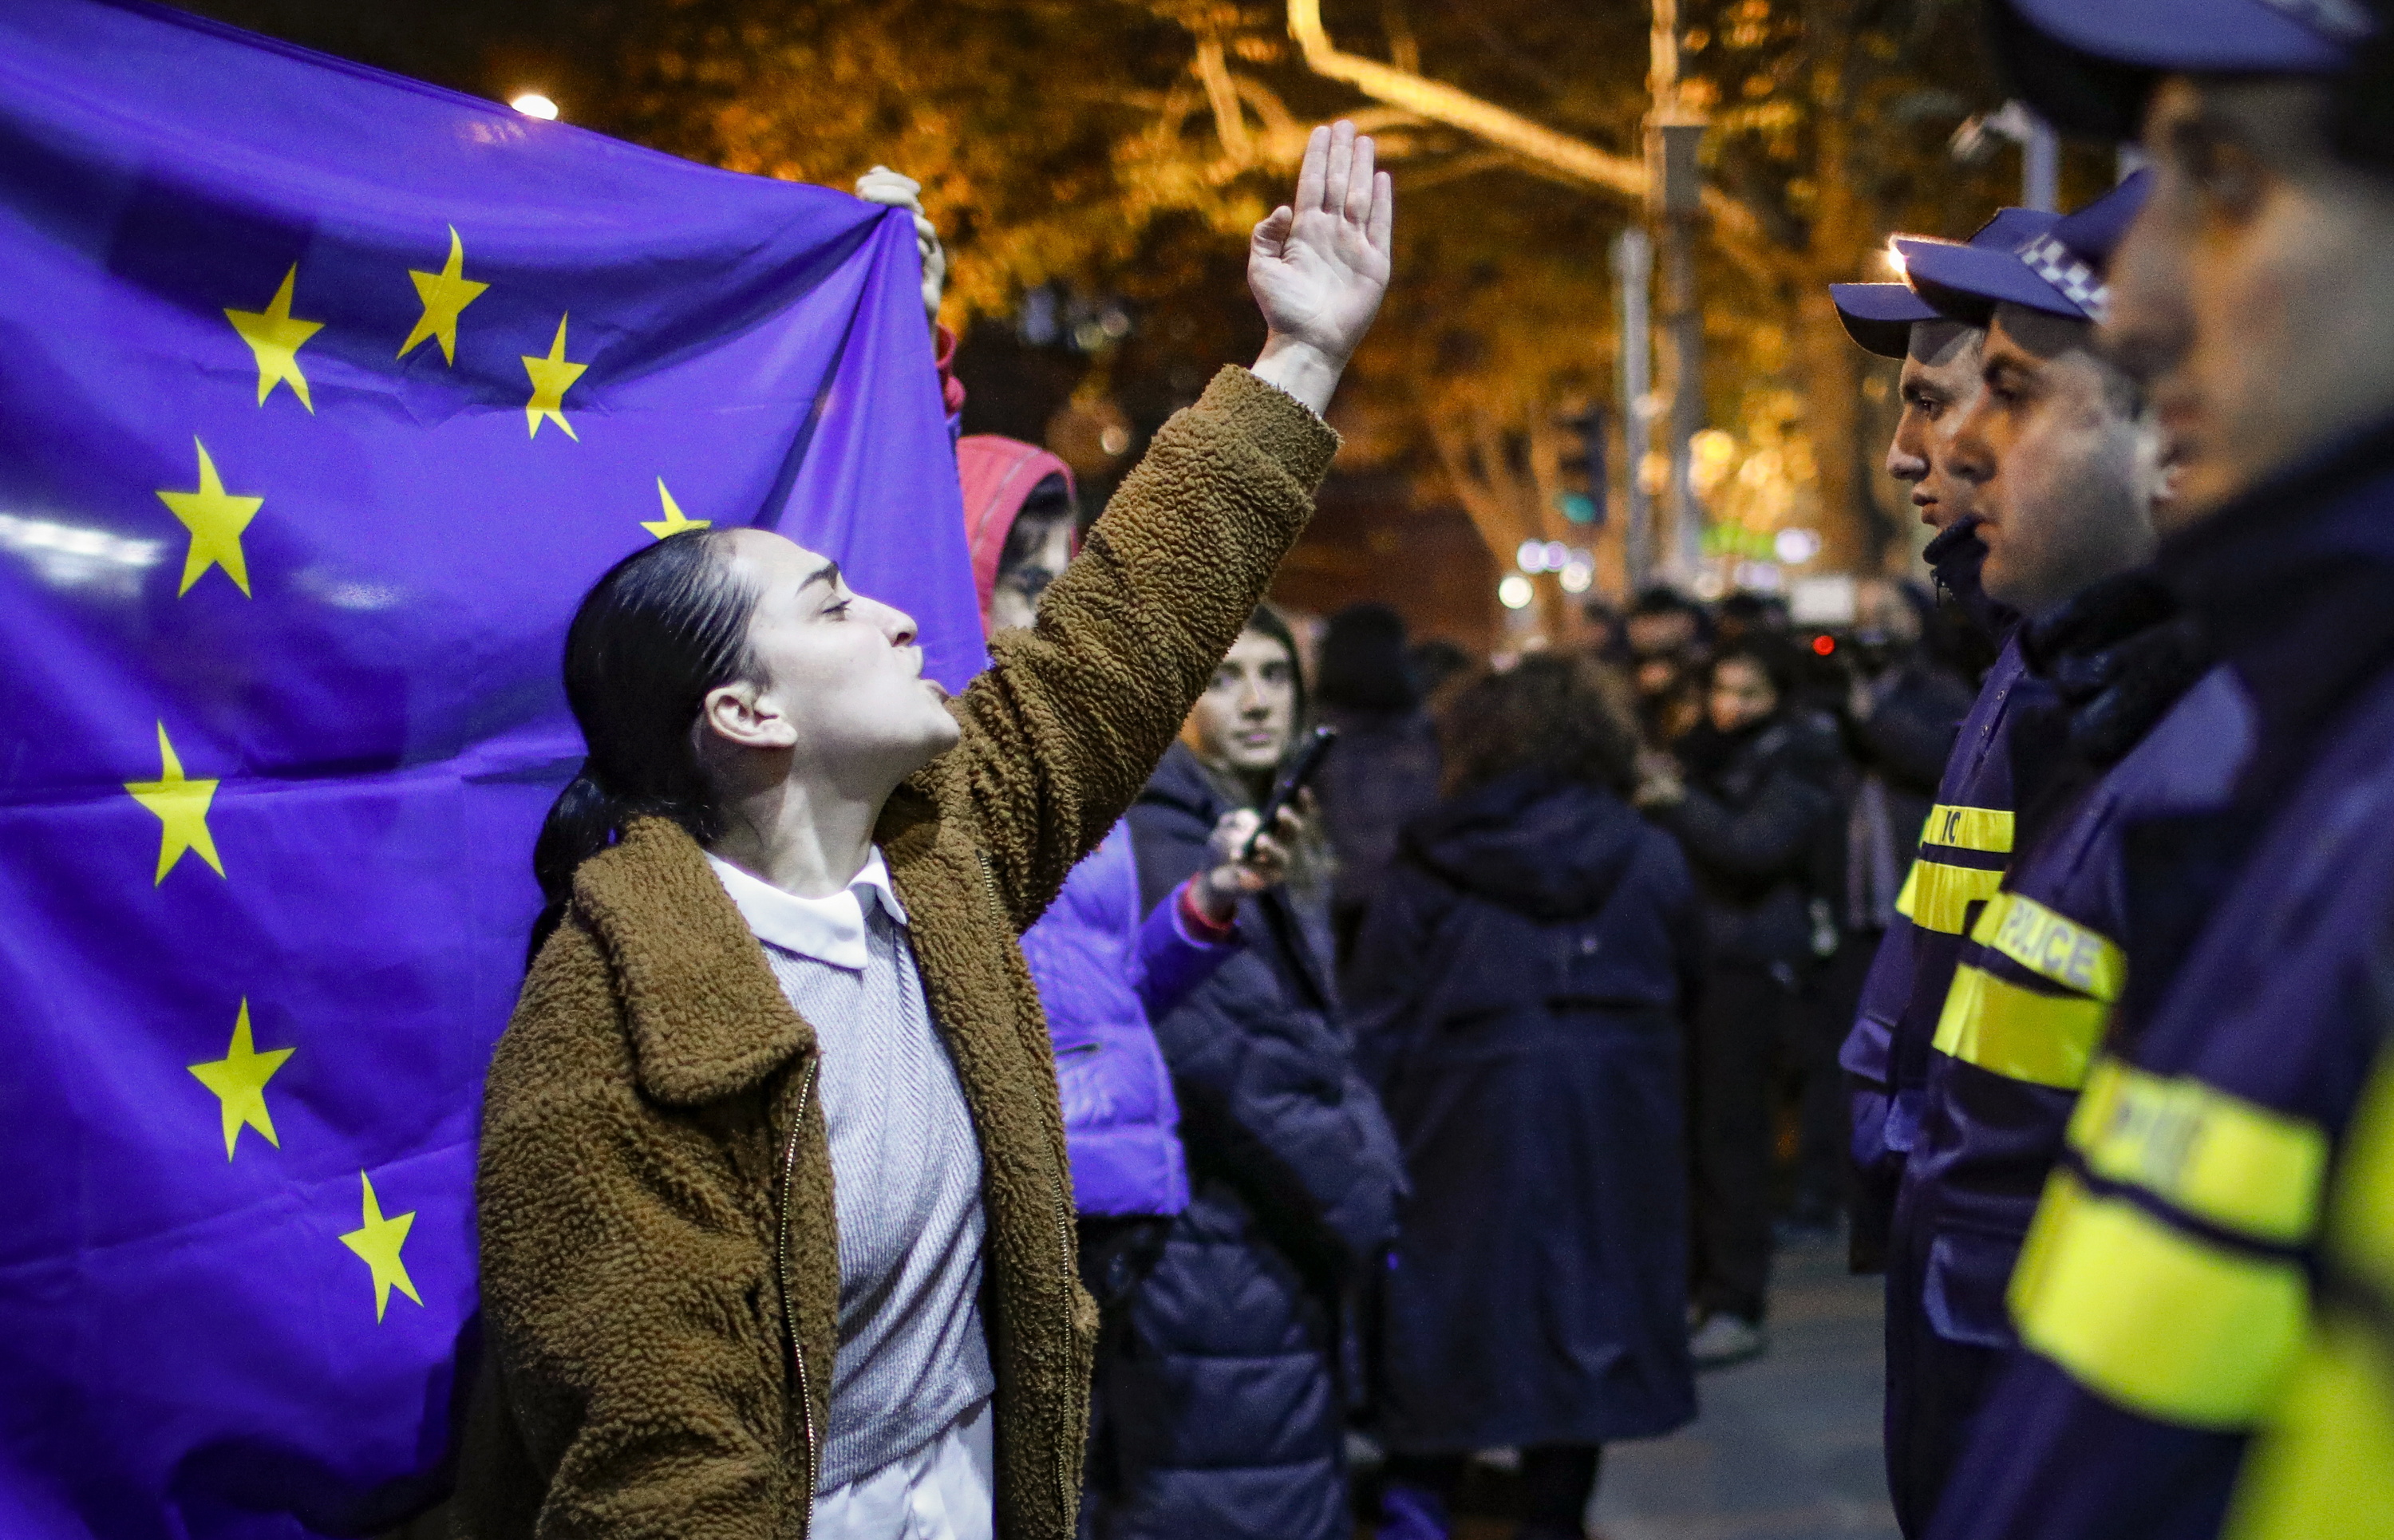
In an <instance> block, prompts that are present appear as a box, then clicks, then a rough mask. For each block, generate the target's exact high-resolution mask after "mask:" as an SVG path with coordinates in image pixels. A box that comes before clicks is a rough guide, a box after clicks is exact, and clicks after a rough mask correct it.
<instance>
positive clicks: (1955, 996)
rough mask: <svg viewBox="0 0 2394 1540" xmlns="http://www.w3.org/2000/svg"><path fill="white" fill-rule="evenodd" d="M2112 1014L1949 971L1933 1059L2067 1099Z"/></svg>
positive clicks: (2082, 1001) (1975, 971) (1977, 974)
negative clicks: (1945, 1058) (1945, 1057)
mask: <svg viewBox="0 0 2394 1540" xmlns="http://www.w3.org/2000/svg"><path fill="white" fill-rule="evenodd" d="M2110 1015H2111V1007H2109V1006H2107V1005H2105V1004H2104V1003H2103V1002H2102V1001H2100V1000H2089V999H2087V998H2085V996H2084V995H2077V994H2066V995H2057V994H2038V993H2037V992H2036V991H2035V990H2032V989H2024V988H2022V987H2021V986H2020V985H2019V984H2016V983H2013V982H2011V981H2009V980H2006V979H1998V978H1996V977H1995V976H1994V975H1993V974H1992V973H1989V972H1988V971H1987V970H1986V969H1984V968H1982V967H1971V966H1970V965H1969V964H1967V963H1965V964H1964V965H1962V966H1961V967H1957V968H1955V969H1954V970H1953V988H1952V989H1951V990H1949V991H1948V992H1947V993H1946V995H1945V1008H1944V1010H1943V1012H1942V1013H1941V1014H1940V1015H1939V1017H1938V1018H1937V1039H1936V1043H1937V1051H1938V1052H1940V1053H1945V1054H1951V1055H1952V1056H1953V1057H1954V1058H1955V1059H1958V1060H1962V1061H1963V1062H1965V1063H1967V1064H1976V1065H1977V1066H1979V1068H1980V1069H1982V1070H1988V1071H1991V1072H1993V1073H1996V1074H1999V1075H2004V1076H2006V1077H2008V1078H2010V1079H2013V1080H2025V1081H2030V1082H2032V1083H2033V1084H2035V1085H2038V1086H2058V1087H2059V1088H2060V1089H2062V1090H2065V1091H2074V1090H2076V1089H2077V1088H2078V1087H2079V1086H2083V1085H2085V1083H2086V1066H2087V1065H2088V1064H2089V1063H2091V1062H2092V1061H2093V1060H2094V1058H2095V1050H2096V1048H2097V1047H2098V1046H2100V1044H2101V1043H2102V1041H2103V1023H2104V1021H2105V1020H2106V1019H2108V1018H2109V1017H2110Z"/></svg>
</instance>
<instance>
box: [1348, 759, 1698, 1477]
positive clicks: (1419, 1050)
mask: <svg viewBox="0 0 2394 1540" xmlns="http://www.w3.org/2000/svg"><path fill="white" fill-rule="evenodd" d="M1701 931H1702V916H1701V915H1700V913H1699V910H1698V905H1697V899H1696V892H1695V887H1694V884H1693V881H1692V879H1691V878H1690V875H1689V871H1688V865H1687V862H1686V861H1685V860H1684V859H1683V858H1682V857H1681V855H1680V852H1679V849H1678V847H1677V844H1676V843H1675V842H1674V841H1673V840H1672V838H1671V837H1670V836H1668V835H1666V834H1664V833H1663V832H1662V831H1661V830H1658V829H1655V828H1653V827H1651V825H1649V824H1647V823H1645V822H1644V821H1643V820H1642V819H1640V818H1638V815H1637V814H1636V813H1634V812H1632V811H1631V810H1630V809H1628V807H1627V806H1626V805H1624V803H1623V802H1622V801H1621V800H1620V798H1618V797H1616V796H1613V795H1612V794H1611V793H1610V792H1606V791H1602V790H1599V789H1598V788H1596V787H1593V786H1589V785H1585V784H1581V783H1571V782H1557V781H1554V780H1552V779H1550V778H1548V777H1546V776H1544V775H1542V774H1538V773H1535V772H1523V773H1520V774H1516V775H1513V776H1509V777H1506V778H1505V779H1502V780H1499V781H1497V782H1494V783H1491V784H1489V785H1486V786H1482V787H1480V788H1478V789H1476V790H1473V791H1470V792H1467V793H1465V794H1463V795H1462V796H1458V797H1455V798H1453V799H1452V800H1450V801H1448V802H1446V803H1444V804H1442V805H1440V807H1439V808H1437V809H1435V810H1433V811H1431V812H1429V813H1427V814H1426V815H1424V816H1423V817H1422V818H1420V819H1418V820H1416V821H1414V823H1411V824H1409V825H1408V826H1407V827H1406V830H1405V833H1404V836H1403V844H1402V853H1401V856H1400V858H1399V860H1398V862H1397V863H1396V865H1395V867H1394V868H1393V869H1392V870H1391V873H1390V875H1389V878H1388V886H1387V888H1386V889H1385V890H1384V892H1383V895H1382V897H1381V899H1380V901H1379V902H1377V903H1375V905H1374V906H1373V909H1372V913H1371V915H1370V917H1369V918H1368V919H1367V920H1366V921H1365V923H1364V927H1363V931H1362V935H1361V939H1360V940H1359V941H1358V942H1357V946H1356V953H1355V958H1354V966H1353V968H1352V971H1351V977H1352V979H1353V981H1354V983H1353V989H1352V992H1351V997H1350V1007H1351V1012H1352V1020H1353V1021H1354V1027H1355V1033H1356V1044H1357V1052H1358V1054H1359V1056H1360V1057H1361V1059H1362V1060H1363V1062H1364V1065H1365V1067H1366V1071H1367V1073H1369V1074H1370V1075H1371V1076H1372V1078H1373V1079H1374V1081H1375V1084H1376V1085H1377V1086H1378V1087H1379V1089H1380V1093H1381V1096H1382V1098H1383V1099H1384V1100H1385V1102H1386V1104H1387V1106H1388V1115H1389V1118H1390V1120H1391V1121H1392V1122H1393V1123H1394V1124H1395V1125H1396V1129H1397V1134H1398V1138H1399V1139H1400V1140H1401V1142H1402V1144H1403V1148H1404V1154H1405V1168H1406V1175H1407V1178H1408V1179H1409V1182H1410V1184H1411V1188H1412V1191H1411V1194H1410V1196H1409V1197H1408V1198H1407V1200H1406V1202H1405V1204H1404V1207H1403V1210H1402V1214H1401V1218H1402V1221H1403V1222H1402V1231H1401V1237H1400V1239H1399V1241H1398V1244H1397V1247H1396V1250H1395V1253H1394V1255H1393V1256H1392V1257H1390V1258H1389V1270H1388V1277H1387V1280H1386V1286H1385V1288H1384V1289H1383V1290H1382V1310H1381V1319H1380V1326H1381V1332H1380V1335H1381V1340H1382V1344H1383V1347H1382V1358H1383V1369H1382V1383H1381V1386H1380V1389H1381V1392H1382V1404H1381V1432H1382V1434H1383V1436H1384V1437H1385V1438H1386V1439H1387V1440H1388V1443H1389V1445H1390V1447H1392V1448H1394V1449H1397V1450H1399V1451H1401V1452H1404V1453H1417V1454H1445V1453H1459V1452H1462V1451H1467V1450H1472V1449H1481V1448H1487V1447H1490V1446H1492V1445H1514V1446H1521V1445H1535V1444H1548V1443H1599V1442H1603V1441H1610V1440H1612V1439H1621V1438H1640V1437H1646V1436H1650V1435H1652V1434H1657V1433H1663V1432H1666V1431H1668V1430H1669V1429H1671V1428H1677V1427H1678V1426H1679V1425H1680V1424H1682V1423H1684V1422H1686V1421H1687V1420H1688V1419H1689V1418H1690V1417H1691V1416H1692V1415H1694V1414H1695V1386H1694V1380H1693V1375H1692V1370H1691V1368H1690V1363H1689V1360H1688V1351H1687V1326H1686V1313H1685V1312H1686V1301H1687V1271H1688V1267H1687V1257H1688V1235H1687V1195H1686V1194H1687V1176H1686V1167H1685V1159H1684V1156H1683V1154H1682V1152H1681V1151H1682V1134H1681V1128H1680V1121H1681V1115H1680V1109H1681V1107H1682V1105H1683V1103H1684V1097H1683V1092H1682V1086H1681V1069H1680V1038H1681V1029H1680V1010H1681V1007H1682V1005H1683V1002H1684V1001H1685V1000H1686V999H1687V998H1688V997H1689V995H1690V993H1691V988H1692V982H1693V975H1694V972H1695V970H1696V968H1697V967H1698V963H1699V954H1700V949H1701V947H1702V935H1701Z"/></svg>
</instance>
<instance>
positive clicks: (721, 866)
mask: <svg viewBox="0 0 2394 1540" xmlns="http://www.w3.org/2000/svg"><path fill="white" fill-rule="evenodd" d="M706 863H707V864H708V865H709V866H712V867H714V868H715V875H716V880H717V881H719V882H721V883H722V884H723V890H724V891H725V892H726V893H729V894H730V895H731V902H732V903H733V904H735V905H736V906H738V908H739V910H740V917H741V918H742V919H743V920H746V921H747V922H748V930H749V933H750V934H751V935H753V936H755V937H756V939H757V940H758V941H769V942H770V943H771V944H773V945H775V946H778V947H780V948H782V949H783V951H785V952H795V953H796V954H799V955H800V956H802V957H812V958H814V959H815V960H816V961H818V962H824V963H829V964H830V965H831V966H832V967H844V968H848V969H850V970H852V971H862V968H863V967H864V965H865V962H866V960H867V953H866V950H865V944H864V902H863V901H864V900H865V899H867V898H870V899H871V900H873V901H874V902H875V903H878V904H879V905H881V909H882V912H883V913H884V914H886V915H888V916H889V917H890V918H891V919H892V920H895V921H896V922H897V923H898V924H900V925H904V924H905V923H906V910H905V906H904V905H902V904H901V903H900V902H898V891H897V889H896V888H892V887H890V886H889V866H888V862H884V861H883V860H882V859H881V848H880V847H879V846H877V845H876V846H875V847H874V848H873V852H872V854H870V855H868V856H866V857H865V858H864V869H863V870H862V871H860V872H858V873H857V874H856V875H855V876H854V877H852V878H850V879H849V880H848V886H847V887H846V888H841V889H840V890H839V891H838V892H836V893H833V894H831V895H829V896H828V897H825V898H820V899H802V898H800V897H798V896H797V895H796V894H795V893H785V892H783V891H782V889H780V888H776V887H774V886H773V885H772V884H771V883H769V882H767V881H765V880H764V879H763V878H761V877H756V876H752V875H749V874H748V873H746V872H743V871H742V870H741V869H740V868H739V867H737V866H734V865H732V864H731V863H730V862H728V861H723V860H720V859H718V858H717V857H715V856H708V857H707V858H706Z"/></svg>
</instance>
